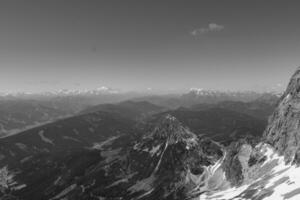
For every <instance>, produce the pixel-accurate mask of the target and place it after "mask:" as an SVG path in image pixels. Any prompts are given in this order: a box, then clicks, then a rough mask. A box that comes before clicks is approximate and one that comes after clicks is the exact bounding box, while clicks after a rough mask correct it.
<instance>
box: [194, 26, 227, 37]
mask: <svg viewBox="0 0 300 200" xmlns="http://www.w3.org/2000/svg"><path fill="white" fill-rule="evenodd" d="M224 28H225V27H224V26H223V25H219V24H215V23H210V24H208V26H207V27H203V28H197V29H195V30H193V31H191V35H193V36H197V35H203V34H207V33H210V32H219V31H222V30H223V29H224Z"/></svg>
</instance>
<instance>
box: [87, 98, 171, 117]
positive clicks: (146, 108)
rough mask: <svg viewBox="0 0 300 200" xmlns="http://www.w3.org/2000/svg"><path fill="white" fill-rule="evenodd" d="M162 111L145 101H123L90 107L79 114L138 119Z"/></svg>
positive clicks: (161, 108)
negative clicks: (101, 113) (96, 113)
mask: <svg viewBox="0 0 300 200" xmlns="http://www.w3.org/2000/svg"><path fill="white" fill-rule="evenodd" d="M163 110H166V109H165V108H164V107H162V106H157V105H154V104H151V103H149V102H146V101H140V102H134V101H124V102H121V103H117V104H100V105H97V106H91V107H89V108H87V109H85V110H83V111H82V112H81V113H90V112H97V111H105V112H112V113H116V114H119V115H121V116H123V117H127V118H130V119H139V118H142V117H145V116H147V115H151V114H155V113H158V112H161V111H163Z"/></svg>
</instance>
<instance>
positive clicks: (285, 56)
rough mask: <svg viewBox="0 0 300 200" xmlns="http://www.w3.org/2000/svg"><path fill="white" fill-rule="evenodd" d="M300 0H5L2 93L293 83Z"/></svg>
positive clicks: (0, 22) (0, 15) (299, 52)
mask: <svg viewBox="0 0 300 200" xmlns="http://www.w3.org/2000/svg"><path fill="white" fill-rule="evenodd" d="M297 66H300V1H299V0H294V1H292V0H285V1H283V0H280V1H279V0H248V1H246V0H234V1H233V0H226V1H223V0H222V1H221V0H207V1H204V0H197V1H196V0H195V1H191V0H182V1H177V0H169V1H165V0H148V1H146V0H135V1H132V0H126V1H125V0H124V1H123V0H107V1H101V0H98V1H93V0H81V1H76V0H69V1H68V0H48V1H45V0H37V1H31V0H26V1H19V0H7V1H5V0H3V1H1V2H0V91H47V90H56V89H59V88H67V89H76V88H88V89H89V88H96V87H101V86H108V87H112V88H117V89H121V90H144V89H146V88H153V90H166V91H171V90H178V91H183V90H185V89H188V88H191V87H198V88H209V89H218V90H227V89H230V90H249V89H253V90H260V89H263V88H272V87H285V85H286V84H287V81H288V79H289V77H290V75H291V74H292V73H293V72H294V70H295V69H296V67H297Z"/></svg>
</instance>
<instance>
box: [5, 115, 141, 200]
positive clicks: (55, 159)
mask: <svg viewBox="0 0 300 200" xmlns="http://www.w3.org/2000/svg"><path fill="white" fill-rule="evenodd" d="M133 126H134V122H133V121H131V120H128V119H124V118H122V117H119V116H117V115H113V114H109V113H103V112H97V113H90V114H85V115H80V116H76V117H71V118H68V119H64V120H61V121H57V122H55V123H51V124H47V125H44V126H41V127H37V128H34V129H31V130H27V131H25V132H22V133H19V134H17V135H13V136H10V137H7V138H3V139H1V140H0V160H1V162H0V168H1V169H2V170H4V172H5V171H7V174H8V176H7V177H8V178H7V179H6V180H5V181H4V182H5V184H2V189H3V188H4V190H5V193H6V194H13V195H15V196H18V197H20V199H38V200H41V199H50V197H52V196H55V194H58V193H59V192H60V191H61V190H63V189H64V187H66V185H68V186H69V183H73V182H74V181H81V180H82V179H83V178H84V176H83V174H84V172H85V170H87V169H88V168H89V167H91V166H93V165H95V164H97V163H99V161H101V160H103V159H104V160H105V156H104V155H105V154H99V151H98V149H101V148H102V146H104V145H106V144H110V143H112V142H114V141H115V140H118V141H119V142H121V143H122V144H123V145H124V146H129V145H128V144H127V143H129V142H130V141H131V137H133V136H134V135H135V134H136V132H134V131H133ZM116 145H118V143H117V144H116ZM106 153H107V156H108V155H109V157H110V158H109V159H112V156H113V155H114V153H115V154H118V155H119V156H121V155H122V152H119V151H115V152H106ZM70 185H71V184H70ZM0 188H1V186H0Z"/></svg>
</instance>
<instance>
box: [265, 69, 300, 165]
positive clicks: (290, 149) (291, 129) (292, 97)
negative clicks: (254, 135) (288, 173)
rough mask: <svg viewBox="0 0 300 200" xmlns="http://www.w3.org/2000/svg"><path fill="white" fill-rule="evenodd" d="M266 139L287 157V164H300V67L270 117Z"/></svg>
mask: <svg viewBox="0 0 300 200" xmlns="http://www.w3.org/2000/svg"><path fill="white" fill-rule="evenodd" d="M264 139H265V141H266V142H268V143H270V144H271V145H272V146H273V147H275V149H276V150H277V151H278V152H279V153H280V154H282V155H284V156H285V160H286V162H294V163H297V164H300V67H299V68H298V69H297V71H296V72H295V73H294V75H293V76H292V78H291V80H290V82H289V84H288V87H287V89H286V91H285V92H284V94H283V96H282V97H281V99H280V101H279V104H278V106H277V108H276V109H275V111H274V113H273V115H272V116H271V117H270V119H269V125H268V126H267V128H266V130H265V132H264Z"/></svg>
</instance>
